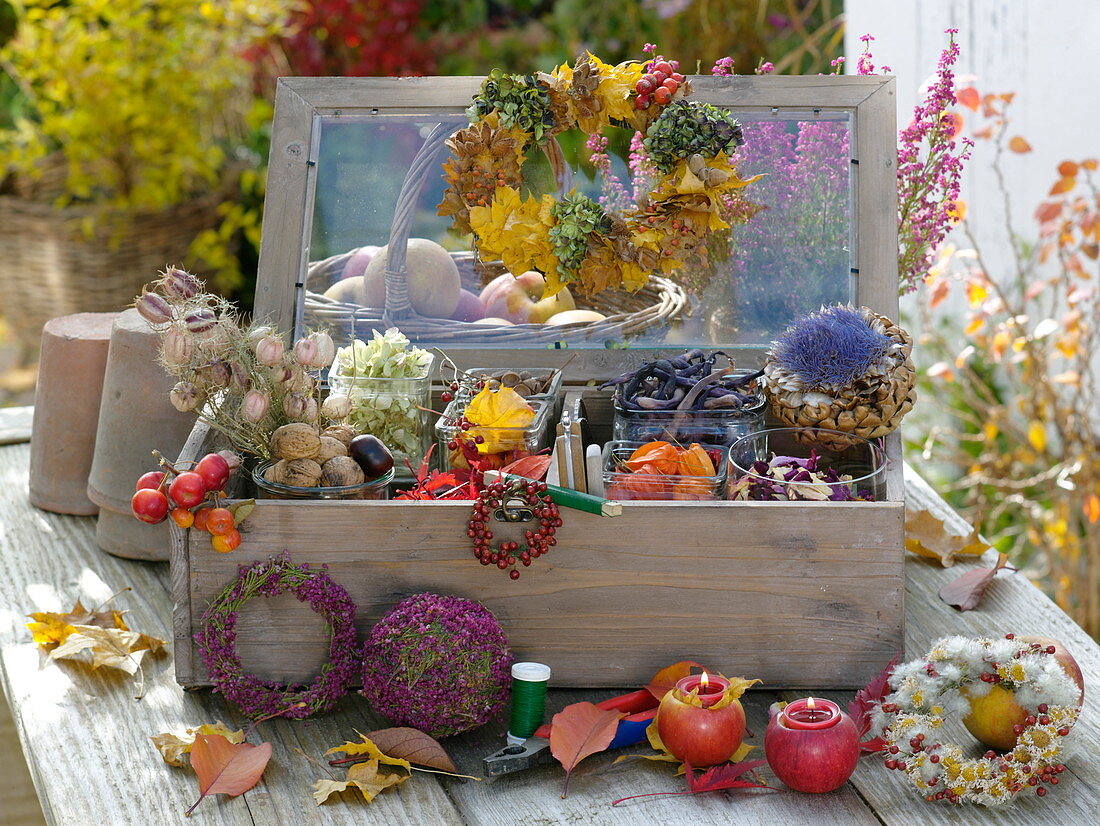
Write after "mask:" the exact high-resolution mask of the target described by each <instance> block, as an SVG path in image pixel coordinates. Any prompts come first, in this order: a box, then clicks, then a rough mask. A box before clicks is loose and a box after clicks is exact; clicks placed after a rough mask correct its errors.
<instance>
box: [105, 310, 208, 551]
mask: <svg viewBox="0 0 1100 826" xmlns="http://www.w3.org/2000/svg"><path fill="white" fill-rule="evenodd" d="M157 344H158V337H157V334H156V332H155V331H154V330H153V329H152V328H151V327H150V326H149V324H148V322H146V321H145V320H144V319H143V318H142V317H141V316H140V315H138V312H137V310H134V309H129V310H126V311H125V312H124V313H122V314H121V315H119V317H118V319H117V320H116V321H115V324H114V329H113V330H112V331H111V348H110V352H109V353H108V356H107V374H106V376H105V378H104V381H103V401H102V403H101V405H100V408H99V427H98V429H97V432H96V442H95V458H94V459H93V461H92V472H91V475H90V476H89V477H88V498H89V499H91V500H92V501H93V502H95V503H96V504H97V505H99V507H100V524H99V527H98V529H97V531H96V543H97V544H98V545H99V547H100V548H102V549H103V550H105V551H107V552H108V553H112V554H114V555H115V556H124V557H128V558H130V559H148V560H166V559H167V558H168V528H167V527H166V523H162V524H160V525H155V526H148V525H143V524H141V523H139V522H138V521H137V520H136V519H134V518H133V517H132V516H131V515H130V497H132V496H133V494H134V483H135V482H136V481H137V478H138V477H139V476H141V474H142V473H145V472H146V471H149V470H156V460H155V459H154V458H153V456H152V451H153V450H159V451H160V452H161V454H162V455H164V456H165V457H167V458H169V459H174V458H175V457H176V456H177V455H178V454H179V451H180V448H181V447H183V443H184V441H186V439H187V436H188V434H189V433H190V432H191V428H192V427H193V426H194V424H195V415H194V414H193V413H180V412H179V411H178V410H176V409H175V408H174V407H172V404H171V402H169V401H168V391H169V390H170V389H171V387H172V385H173V384H175V380H174V379H172V378H170V377H169V376H168V374H167V373H165V372H164V369H163V368H162V367H161V366H160V364H158V363H157ZM105 510H108V511H111V512H112V514H114V515H115V516H125V517H126V518H127V520H128V521H126V522H124V521H123V520H121V519H117V518H114V516H105V515H104V511H105ZM130 522H132V523H133V525H130V524H129V523H130ZM139 529H140V530H139Z"/></svg>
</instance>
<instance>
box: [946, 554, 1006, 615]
mask: <svg viewBox="0 0 1100 826" xmlns="http://www.w3.org/2000/svg"><path fill="white" fill-rule="evenodd" d="M1007 563H1008V557H1007V556H1005V555H1004V554H1000V555H999V556H998V557H997V564H996V565H994V566H993V567H992V568H974V569H973V570H972V571H967V572H966V573H965V574H963V575H962V576H960V577H959V578H958V579H955V580H952V581H951V582H949V583H947V584H946V585H944V586H943V587H942V588H940V599H942V600H943V601H944V602H946V603H947V604H948V605H950V606H951V607H952V608H958V609H959V610H960V611H969V610H971V609H972V608H976V607H977V605H978V603H979V602H981V601H982V597H983V596H984V595H985V589H986V588H988V587H989V583H991V582H992V581H993V577H994V576H996V574H997V571H999V570H1001V568H1006V567H1007V568H1008V570H1010V571H1015V570H1016V569H1015V568H1013V567H1011V566H1009V565H1007Z"/></svg>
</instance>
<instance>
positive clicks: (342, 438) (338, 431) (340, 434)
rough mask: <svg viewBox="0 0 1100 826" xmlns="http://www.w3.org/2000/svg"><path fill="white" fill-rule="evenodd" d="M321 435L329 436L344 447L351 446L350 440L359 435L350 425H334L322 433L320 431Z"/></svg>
mask: <svg viewBox="0 0 1100 826" xmlns="http://www.w3.org/2000/svg"><path fill="white" fill-rule="evenodd" d="M321 435H322V436H330V437H332V438H333V439H335V440H336V441H338V442H340V443H341V444H343V446H344V447H347V446H348V445H350V444H351V440H352V439H354V438H355V437H356V436H358V435H359V433H358V432H357V431H356V429H355V428H354V427H352V426H351V425H347V424H334V425H330V426H329V427H326V428H325V429H324V430H323V431H321Z"/></svg>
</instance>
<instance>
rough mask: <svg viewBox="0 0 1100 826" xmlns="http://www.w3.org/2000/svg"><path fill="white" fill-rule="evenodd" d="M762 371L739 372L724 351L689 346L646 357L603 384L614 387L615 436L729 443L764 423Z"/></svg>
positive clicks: (635, 438)
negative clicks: (667, 354)
mask: <svg viewBox="0 0 1100 826" xmlns="http://www.w3.org/2000/svg"><path fill="white" fill-rule="evenodd" d="M759 378H760V373H759V372H750V371H747V370H736V369H734V367H733V362H732V360H731V359H730V358H729V357H728V356H726V355H725V354H724V353H722V352H720V351H718V352H711V353H706V352H704V351H702V350H698V349H696V350H687V351H685V352H684V353H681V354H680V355H678V356H673V357H670V358H660V359H655V360H654V361H644V362H642V363H641V364H640V365H639V366H638V367H637V368H636V369H635V370H631V371H629V372H627V373H623V374H622V375H621V376H616V377H615V378H613V379H611V380H610V381H607V382H605V383H604V384H603V385H602V387H603V388H605V389H606V388H610V387H614V388H615V399H614V407H615V419H614V425H613V430H612V433H613V436H614V438H615V439H617V440H620V441H627V442H651V441H655V440H663V441H669V442H674V443H683V444H685V445H686V444H690V443H691V442H699V443H700V444H702V445H713V446H717V447H729V446H730V445H732V444H733V443H734V442H735V441H737V439H739V438H740V437H742V436H744V435H746V434H749V433H752V432H754V431H757V430H759V429H760V428H762V427H763V426H764V415H765V412H766V407H767V400H766V399H765V397H764V393H763V391H762V390H761V389H760V386H759V383H758V379H759Z"/></svg>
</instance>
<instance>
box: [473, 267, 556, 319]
mask: <svg viewBox="0 0 1100 826" xmlns="http://www.w3.org/2000/svg"><path fill="white" fill-rule="evenodd" d="M545 291H546V279H545V278H543V277H542V273H539V272H535V271H534V270H529V271H528V272H525V273H523V275H517V276H513V275H512V274H511V273H507V272H506V273H504V274H503V275H498V276H497V277H496V278H494V279H493V280H492V281H490V282H489V283H488V284H486V285H485V287H484V288H483V289H482V291H481V300H482V301H483V302H484V303H485V315H486V317H493V318H505V319H507V320H508V321H511V322H513V323H515V324H542V323H544V322H545V321H546V320H547V319H549V318H550V317H551V316H554V315H557V314H558V313H562V312H565V311H566V310H573V309H575V308H576V304H574V303H573V296H572V294H571V293H570V292H569V288H568V287H562V289H561V290H560V291H559V292H558V293H557V294H556V295H552V296H550V297H548V298H543V294H544V293H545Z"/></svg>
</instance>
